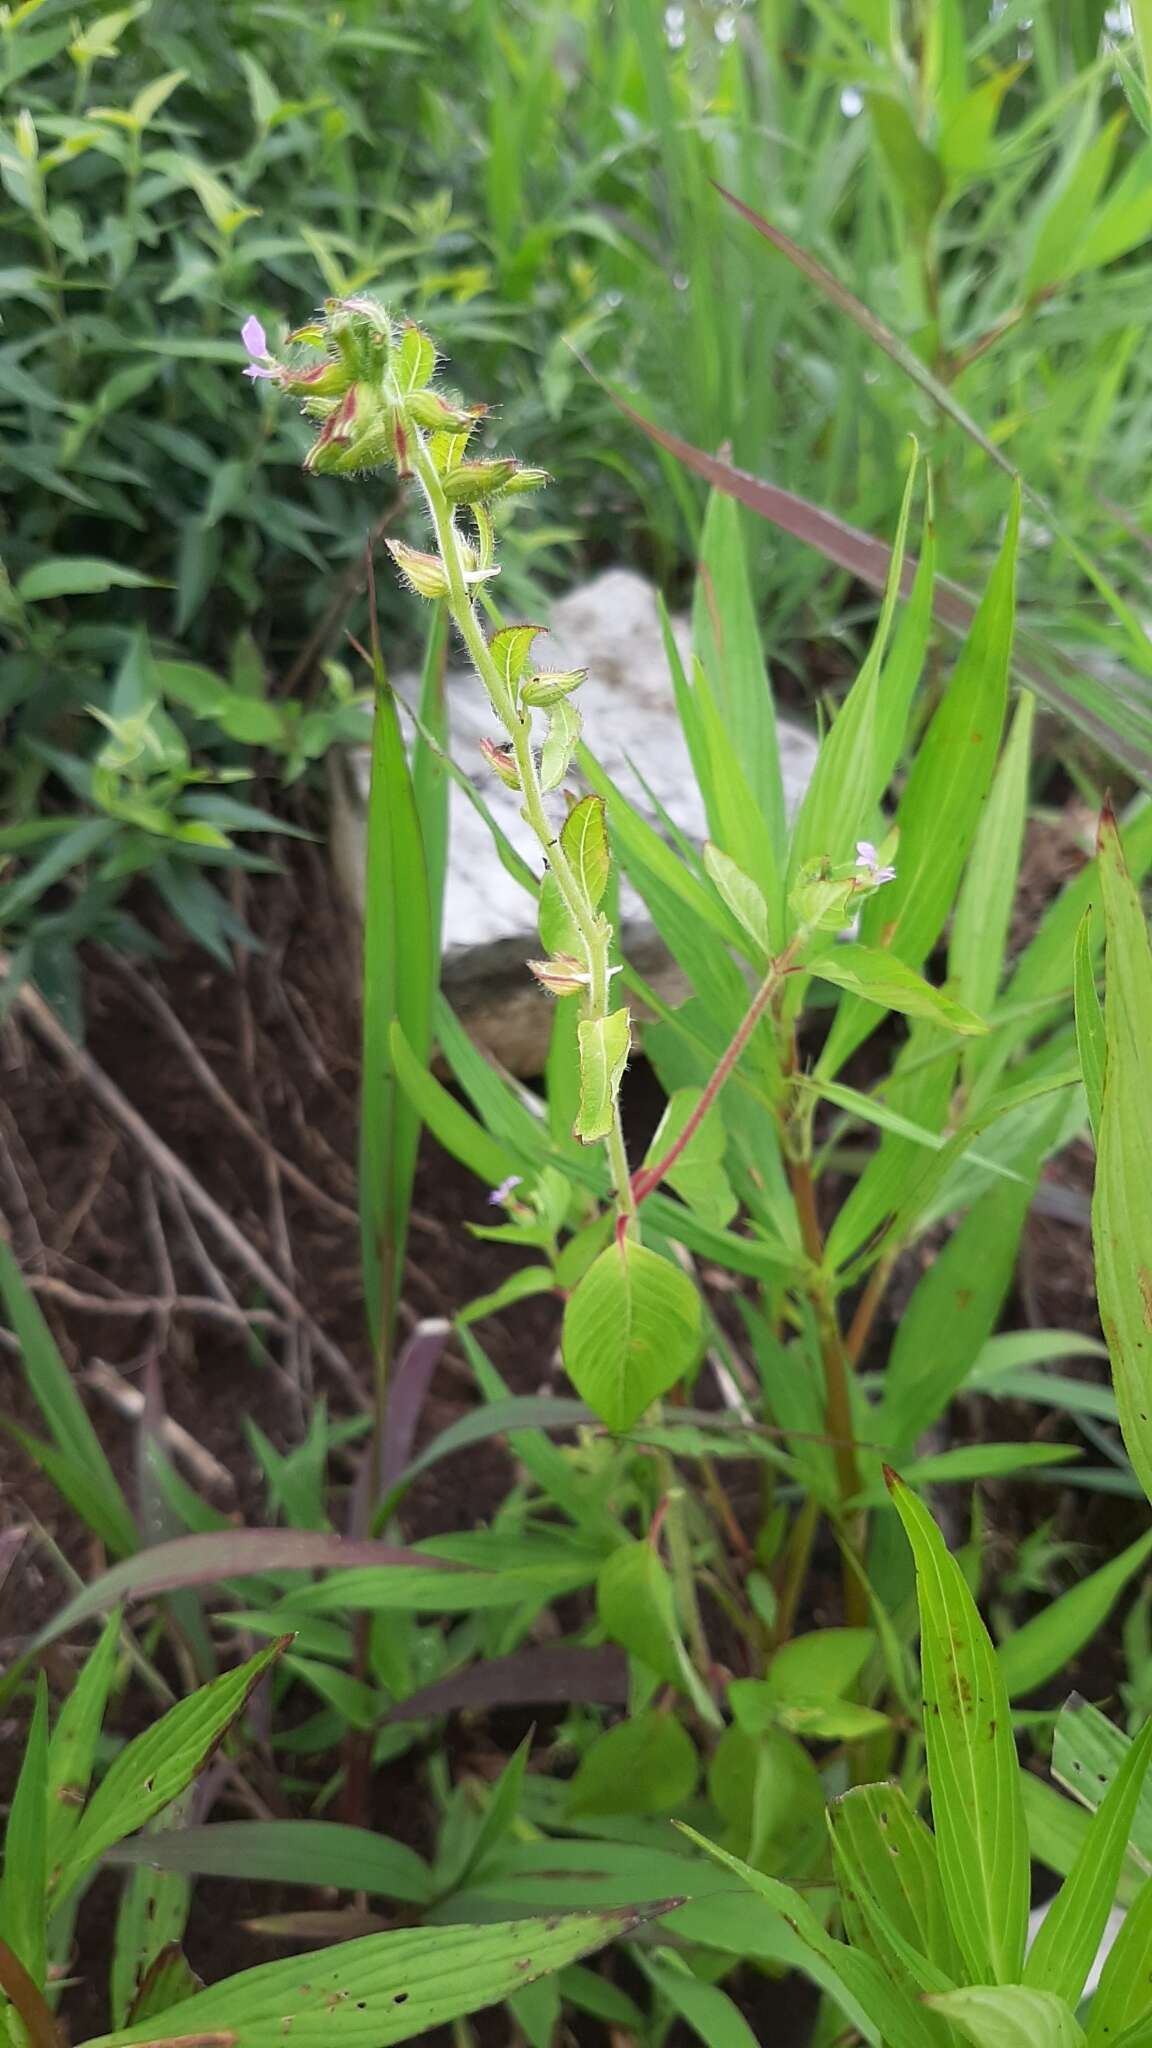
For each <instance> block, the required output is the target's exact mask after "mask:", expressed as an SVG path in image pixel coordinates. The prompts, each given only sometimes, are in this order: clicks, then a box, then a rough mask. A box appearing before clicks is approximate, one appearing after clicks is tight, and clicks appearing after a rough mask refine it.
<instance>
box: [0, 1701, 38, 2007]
mask: <svg viewBox="0 0 1152 2048" xmlns="http://www.w3.org/2000/svg"><path fill="white" fill-rule="evenodd" d="M47 1813H48V1682H47V1680H46V1678H45V1676H44V1673H43V1672H40V1674H39V1676H38V1678H37V1681H36V1701H35V1705H34V1707H33V1709H32V1718H31V1720H30V1722H29V1725H28V1733H27V1735H26V1737H25V1741H24V1755H23V1757H22V1759H21V1762H20V1771H19V1775H18V1777H17V1779H16V1786H15V1790H14V1791H13V1793H12V1801H11V1805H10V1806H9V1809H8V1823H7V1827H6V1828H5V1831H4V1875H3V1877H2V1878H0V1936H3V1939H4V1940H5V1941H6V1942H7V1944H8V1946H9V1948H10V1949H11V1950H12V1952H13V1954H14V1955H16V1956H18V1957H19V1959H20V1961H21V1962H22V1963H23V1965H24V1968H25V1969H26V1970H27V1972H28V1975H29V1976H30V1977H31V1979H32V1981H33V1983H34V1984H35V1985H36V1987H37V1989H38V1990H40V1991H43V1989H44V1986H45V1982H46V1979H47V1969H48V1955H47V1928H48V1896H49V1892H48V1879H49V1870H48V1831H47V1826H46V1821H47Z"/></svg>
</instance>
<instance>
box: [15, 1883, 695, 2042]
mask: <svg viewBox="0 0 1152 2048" xmlns="http://www.w3.org/2000/svg"><path fill="white" fill-rule="evenodd" d="M683 1903H684V1902H683V1900H682V1899H662V1900H659V1901H657V1902H655V1903H653V1904H649V1905H643V1906H634V1907H622V1908H619V1909H617V1910H615V1911H609V1912H601V1913H565V1914H563V1915H561V1916H559V1917H557V1918H556V1919H555V1920H554V1921H552V1922H549V1923H545V1922H544V1921H543V1920H513V1921H501V1922H497V1923H495V1924H494V1925H491V1926H487V1927H473V1926H455V1927H405V1928H401V1929H399V1930H397V1931H396V1932H395V1933H392V1934H369V1935H364V1936H363V1937H361V1939H359V1940H357V1941H346V1942H341V1943H340V1944H339V1945H338V1946H337V1947H335V1948H327V1949H322V1950H319V1951H317V1952H316V1953H315V1954H312V1955H307V1956H297V1957H295V1958H290V1959H289V1960H288V1961H286V1962H277V1963H262V1964H261V1965H260V1966H259V1967H258V1968H256V1969H254V1970H244V1971H242V1972H241V1974H240V1975H239V1976H238V1977H232V1978H230V1979H229V1980H228V1981H227V1982H225V1983H223V1984H217V1985H214V1986H213V1987H212V1989H211V1990H208V1991H200V1992H197V1993H196V1995H195V1997H194V1998H188V1999H186V2000H185V2001H184V2003H183V2004H182V2005H178V2006H174V2007H173V2008H172V2011H171V2013H170V2015H169V2017H170V2020H171V2023H172V2025H171V2032H170V2033H167V2034H165V2035H162V2036H159V2035H157V2034H156V2032H155V2030H154V2029H153V2028H150V2027H149V2026H148V2025H143V2026H138V2027H125V2028H122V2029H121V2030H120V2031H119V2032H117V2033H114V2034H102V2035H100V2036H99V2038H98V2039H97V2040H94V2041H90V2042H88V2043H86V2044H85V2048H192V2044H193V2043H199V2044H201V2048H232V2044H235V2048H283V2041H284V2037H285V2034H286V2033H289V2034H290V2038H291V2042H292V2048H389V2044H390V2043H392V2042H394V2041H407V2040H411V2039H412V2038H413V2037H414V2036H416V2035H421V2034H425V2033H427V2032H428V2031H429V2030H430V2029H431V2028H433V2027H438V2026H442V2025H444V2024H445V2022H446V2021H450V2020H455V2019H460V2018H461V2017H462V2016H463V2015H464V2014H465V2013H471V2012H479V2011H481V2010H482V2009H483V2008H484V2007H485V2006H489V2005H494V2004H496V2003H497V2001H498V2000H500V1999H502V1998H506V1997H507V1996H508V1995H509V1993H510V1992H512V1991H515V1990H518V1989H519V1988H521V1987H522V1986H523V1985H524V1984H526V1983H532V1982H533V1981H534V1980H535V1979H536V1978H538V1977H544V1976H548V1975H550V1974H551V1973H552V1972H553V1971H554V1970H560V1969H563V1968H564V1967H565V1966H566V1964H568V1963H571V1962H575V1960H576V1959H577V1957H578V1956H583V1955H588V1954H590V1953H591V1951H592V1950H593V1949H597V1948H602V1947H603V1946H604V1944H605V1942H608V1941H613V1940H616V1939H618V1938H620V1937H623V1936H626V1935H628V1934H631V1933H632V1932H633V1930H634V1929H635V1928H637V1927H639V1926H641V1925H643V1924H644V1923H645V1922H647V1921H650V1920H654V1919H658V1918H659V1917H660V1916H661V1915H662V1914H664V1913H667V1912H671V1911H672V1909H673V1908H674V1907H677V1906H681V1905H683ZM287 2021H290V2023H291V2024H290V2027H289V2026H287V2025H286V2022H287ZM38 2048H40V2044H38ZM43 2048H48V2044H47V2043H45V2044H43Z"/></svg>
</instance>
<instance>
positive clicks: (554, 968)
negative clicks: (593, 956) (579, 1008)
mask: <svg viewBox="0 0 1152 2048" xmlns="http://www.w3.org/2000/svg"><path fill="white" fill-rule="evenodd" d="M528 966H529V969H530V971H531V972H532V973H533V974H534V975H535V976H536V979H537V981H538V982H539V983H540V986H541V988H546V989H547V991H548V993H549V995H550V996H578V995H582V994H583V992H584V990H585V989H586V988H587V986H588V972H587V969H586V968H584V967H582V966H581V965H580V962H579V960H574V959H573V958H572V955H571V954H570V953H557V955H556V957H555V959H554V960H530V961H529V962H528Z"/></svg>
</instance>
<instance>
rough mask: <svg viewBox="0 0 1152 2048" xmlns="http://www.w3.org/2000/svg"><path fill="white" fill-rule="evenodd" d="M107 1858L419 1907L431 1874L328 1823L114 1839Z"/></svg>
mask: <svg viewBox="0 0 1152 2048" xmlns="http://www.w3.org/2000/svg"><path fill="white" fill-rule="evenodd" d="M107 1860H108V1861H109V1862H110V1863H114V1864H120V1865H125V1866H127V1865H132V1864H138V1863H144V1864H149V1865H151V1866H152V1867H154V1868H155V1869H157V1870H175V1871H179V1872H181V1873H182V1874H183V1875H184V1876H186V1877H226V1878H235V1879H237V1880H241V1879H247V1880H250V1881H252V1882H255V1883H266V1882H267V1883H275V1884H303V1885H333V1886H335V1888H336V1889H337V1890H338V1891H349V1892H360V1891H363V1892H372V1893H374V1894H376V1895H378V1896H379V1897H381V1898H391V1899H400V1900H402V1901H403V1902H404V1904H406V1905H414V1906H419V1905H425V1904H426V1903H427V1902H428V1900H429V1899H430V1898H431V1896H432V1873H431V1871H430V1870H429V1868H428V1865H427V1864H426V1863H425V1861H424V1859H423V1857H421V1856H418V1855H417V1854H416V1851H415V1850H414V1849H409V1848H408V1847H407V1845H406V1844H405V1843H403V1842H396V1841H393V1840H392V1838H391V1836H389V1835H381V1834H377V1833H376V1832H375V1830H374V1829H369V1828H359V1827H346V1826H344V1824H343V1823H342V1822H339V1821H328V1820H230V1821H213V1822H212V1823H211V1824H210V1825H207V1826H203V1827H188V1828H176V1829H172V1830H170V1831H167V1832H164V1833H161V1834H146V1835H139V1836H137V1837H136V1838H135V1839H134V1840H133V1841H130V1842H120V1843H119V1844H117V1846H116V1847H115V1848H114V1849H112V1850H110V1851H109V1852H108V1858H107Z"/></svg>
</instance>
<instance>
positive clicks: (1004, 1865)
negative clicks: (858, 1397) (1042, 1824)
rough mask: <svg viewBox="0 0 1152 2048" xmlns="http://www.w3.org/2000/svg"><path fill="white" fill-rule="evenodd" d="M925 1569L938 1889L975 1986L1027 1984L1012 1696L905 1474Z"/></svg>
mask: <svg viewBox="0 0 1152 2048" xmlns="http://www.w3.org/2000/svg"><path fill="white" fill-rule="evenodd" d="M890 1484H891V1491H892V1498H893V1501H894V1503H895V1506H896V1510H897V1513H898V1514H899V1516H900V1519H901V1521H902V1522H903V1524H904V1528H905V1532H906V1534H907V1536H908V1540H909V1542H910V1544H911V1546H912V1553H913V1556H914V1558H915V1562H916V1594H917V1600H918V1603H919V1608H920V1662H921V1669H922V1672H923V1683H924V1737H925V1745H926V1748H927V1758H928V1780H929V1784H930V1787H931V1792H932V1820H933V1826H934V1829H935V1835H936V1848H937V1854H938V1857H939V1864H940V1881H941V1883H942V1885H943V1888H944V1896H945V1898H946V1899H947V1901H948V1913H949V1918H950V1919H951V1922H952V1928H953V1932H954V1933H955V1935H956V1939H957V1941H958V1943H959V1945H960V1949H961V1951H962V1953H963V1956H964V1960H965V1963H966V1965H967V1968H968V1972H969V1974H970V1976H971V1977H972V1978H974V1979H976V1980H977V1981H980V1980H981V1979H984V1978H991V1979H992V1980H993V1981H994V1982H996V1983H1000V1984H1014V1983H1017V1982H1018V1981H1019V1977H1020V1970H1021V1967H1022V1965H1023V1961H1024V1943H1025V1937H1026V1934H1027V1928H1028V1903H1029V1858H1028V1837H1027V1832H1026V1829H1025V1825H1024V1808H1023V1804H1022V1802H1021V1798H1020V1788H1019V1782H1018V1780H1019V1767H1018V1765H1017V1761H1016V1746H1015V1743H1014V1742H1013V1739H1012V1720H1011V1714H1010V1711H1009V1705H1008V1693H1007V1690H1006V1688H1005V1685H1004V1681H1003V1679H1002V1677H1001V1675H1000V1668H999V1665H998V1664H997V1661H996V1652H995V1650H994V1649H993V1647H992V1643H991V1641H990V1639H989V1636H988V1631H987V1629H986V1628H985V1626H984V1623H983V1622H982V1621H981V1619H980V1615H979V1613H978V1611H977V1608H976V1603H975V1601H974V1600H973V1598H972V1595H971V1593H970V1592H969V1591H968V1587H967V1584H966V1582H965V1579H964V1575H963V1573H962V1572H961V1570H960V1567H959V1565H958V1564H957V1562H956V1560H955V1558H954V1557H952V1556H951V1555H950V1553H949V1551H948V1550H947V1548H946V1547H945V1543H944V1539H943V1537H942V1536H941V1534H940V1531H939V1530H938V1529H937V1527H936V1524H935V1523H934V1522H933V1520H932V1517H931V1515H930V1514H929V1513H928V1511H927V1509H926V1508H925V1507H924V1506H923V1504H922V1503H921V1502H920V1501H919V1500H918V1499H917V1498H916V1495H915V1494H914V1493H912V1492H911V1491H910V1489H909V1488H908V1487H907V1486H905V1485H904V1484H903V1483H902V1481H901V1480H899V1479H898V1478H897V1477H896V1475H895V1474H893V1475H892V1479H891V1482H890Z"/></svg>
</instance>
